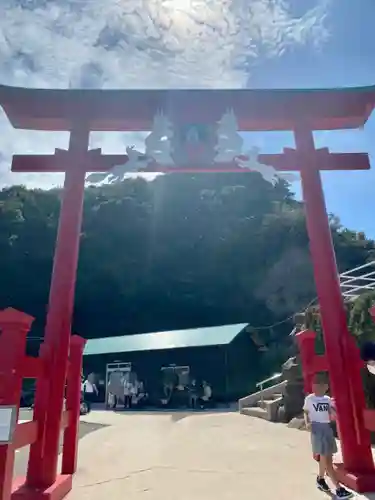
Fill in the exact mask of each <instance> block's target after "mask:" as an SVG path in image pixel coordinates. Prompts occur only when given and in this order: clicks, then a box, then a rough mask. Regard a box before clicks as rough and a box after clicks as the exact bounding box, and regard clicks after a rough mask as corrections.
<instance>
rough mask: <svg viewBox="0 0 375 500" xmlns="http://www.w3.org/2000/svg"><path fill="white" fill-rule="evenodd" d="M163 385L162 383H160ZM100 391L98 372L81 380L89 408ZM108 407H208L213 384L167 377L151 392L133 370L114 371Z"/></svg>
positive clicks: (107, 401)
mask: <svg viewBox="0 0 375 500" xmlns="http://www.w3.org/2000/svg"><path fill="white" fill-rule="evenodd" d="M159 387H160V386H159ZM99 392H100V391H99V390H98V386H97V385H96V383H95V375H94V374H90V375H89V376H88V377H87V378H86V379H83V380H82V398H83V400H84V401H85V403H86V405H87V409H88V411H90V409H91V405H92V403H93V402H94V401H98V400H99V397H98V396H99ZM105 394H106V396H105V399H106V401H105V402H106V406H107V408H110V409H113V410H115V409H120V408H123V409H126V410H129V409H134V408H144V407H145V406H147V407H153V406H156V407H158V406H159V407H163V408H181V407H183V408H191V409H193V410H195V409H205V408H208V407H212V406H213V404H214V403H213V397H212V396H213V395H212V388H211V385H210V384H209V383H208V382H207V381H206V380H203V381H202V382H201V383H198V382H197V380H195V379H192V380H190V381H186V383H180V381H179V380H168V381H164V382H162V383H161V390H159V391H157V390H154V391H152V394H151V395H150V394H149V393H148V391H147V390H146V388H145V384H144V382H143V381H142V380H139V379H138V377H137V375H136V374H134V373H126V374H124V373H121V372H113V373H112V374H111V376H110V377H109V380H108V383H107V388H106V390H105Z"/></svg>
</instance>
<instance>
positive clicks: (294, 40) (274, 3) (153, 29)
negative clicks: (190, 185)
mask: <svg viewBox="0 0 375 500" xmlns="http://www.w3.org/2000/svg"><path fill="white" fill-rule="evenodd" d="M1 3H2V12H1V17H0V74H1V80H2V83H6V84H11V85H20V86H28V87H44V88H52V87H58V88H67V87H72V86H73V87H103V88H130V87H133V88H134V87H136V88H168V87H175V88H176V87H208V88H214V87H221V88H230V87H232V88H238V87H244V86H246V85H247V84H248V81H249V80H250V82H251V64H252V62H254V61H255V60H256V59H257V58H259V57H262V58H264V57H266V58H273V57H279V56H280V55H282V54H283V53H284V52H285V51H287V50H289V49H293V48H294V47H295V46H296V45H312V46H316V47H319V46H321V45H322V44H324V42H325V41H326V40H327V37H328V35H329V34H328V32H327V29H326V26H325V16H326V12H327V8H328V7H327V6H328V4H327V1H326V0H316V2H315V7H314V8H311V9H309V10H307V11H306V12H305V13H304V14H303V15H302V16H300V17H298V18H295V17H293V15H292V11H291V9H290V6H289V2H287V1H286V0H252V1H251V2H250V1H249V0H221V1H217V0H18V1H17V0H16V1H15V0H2V2H1ZM249 71H250V74H249ZM0 134H1V140H0V151H1V153H2V158H3V160H2V162H1V164H0V184H2V185H4V184H8V183H12V182H26V183H28V184H30V183H31V184H35V183H37V184H40V185H48V184H50V183H51V182H56V181H59V179H58V178H56V177H55V176H51V175H47V176H41V175H40V174H37V175H31V174H30V175H28V176H23V175H21V174H17V175H15V174H14V175H12V174H10V173H9V164H10V157H11V154H12V153H13V152H39V153H43V152H52V151H53V149H54V148H55V147H64V145H66V143H67V137H66V136H65V137H64V136H63V135H61V134H49V136H48V139H47V136H46V134H36V133H35V134H30V133H26V132H20V131H13V130H12V129H11V127H10V126H9V124H8V123H7V121H6V119H5V118H4V117H3V116H0ZM98 140H100V142H101V145H102V146H103V148H104V150H108V149H110V150H112V151H113V152H119V151H123V150H124V147H125V143H128V144H129V143H132V144H133V143H135V144H137V142H139V137H135V138H134V137H132V138H124V137H121V136H119V135H116V134H115V135H112V137H110V136H109V135H107V134H105V135H102V136H101V137H100V138H99V139H98V137H97V138H96V143H97V144H98ZM60 180H61V178H60Z"/></svg>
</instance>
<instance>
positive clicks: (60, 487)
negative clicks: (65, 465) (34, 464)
mask: <svg viewBox="0 0 375 500" xmlns="http://www.w3.org/2000/svg"><path fill="white" fill-rule="evenodd" d="M72 483H73V476H72V475H71V474H69V475H68V474H67V475H63V474H61V475H59V476H57V478H56V481H55V482H54V483H53V485H52V486H50V487H49V488H46V489H45V490H43V489H41V490H36V489H35V488H30V487H29V486H27V485H26V484H25V479H24V478H19V479H16V480H15V482H14V484H13V491H12V497H11V499H12V500H62V499H63V498H65V497H66V495H67V494H68V493H69V492H70V491H71V489H72Z"/></svg>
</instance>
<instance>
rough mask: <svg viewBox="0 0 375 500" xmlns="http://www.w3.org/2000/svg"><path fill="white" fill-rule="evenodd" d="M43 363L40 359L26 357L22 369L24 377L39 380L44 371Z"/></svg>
mask: <svg viewBox="0 0 375 500" xmlns="http://www.w3.org/2000/svg"><path fill="white" fill-rule="evenodd" d="M42 366H43V365H42V362H41V360H40V358H33V357H31V356H25V359H24V362H23V365H22V367H21V372H22V377H24V378H38V377H39V375H40V374H41V371H42Z"/></svg>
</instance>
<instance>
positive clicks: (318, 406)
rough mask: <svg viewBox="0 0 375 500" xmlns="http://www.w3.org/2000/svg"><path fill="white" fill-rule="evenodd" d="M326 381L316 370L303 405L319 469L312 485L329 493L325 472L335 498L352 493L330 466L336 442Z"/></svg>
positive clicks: (333, 410) (347, 496)
mask: <svg viewBox="0 0 375 500" xmlns="http://www.w3.org/2000/svg"><path fill="white" fill-rule="evenodd" d="M327 391H328V384H327V383H326V382H325V381H324V380H323V379H322V377H321V376H320V375H319V374H317V375H316V376H315V377H314V380H313V392H312V393H311V394H309V395H308V396H306V399H305V404H304V406H303V411H304V417H305V424H306V428H307V429H308V430H310V432H311V446H312V452H313V456H314V457H315V459H318V463H319V472H318V476H317V479H316V485H317V487H318V489H319V490H321V491H324V492H325V493H330V488H329V486H328V484H327V483H326V480H325V475H326V474H327V475H328V477H329V478H330V479H331V481H332V483H333V484H334V487H335V490H336V498H350V497H352V496H353V494H352V493H351V492H350V491H348V490H347V489H346V488H344V487H343V486H341V484H340V483H339V481H338V478H337V475H336V472H335V470H334V468H333V454H334V453H336V452H337V445H336V440H335V436H334V434H333V430H332V427H331V420H332V419H333V418H334V412H335V409H334V405H333V402H332V399H331V398H330V397H329V396H327V394H326V393H327Z"/></svg>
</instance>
